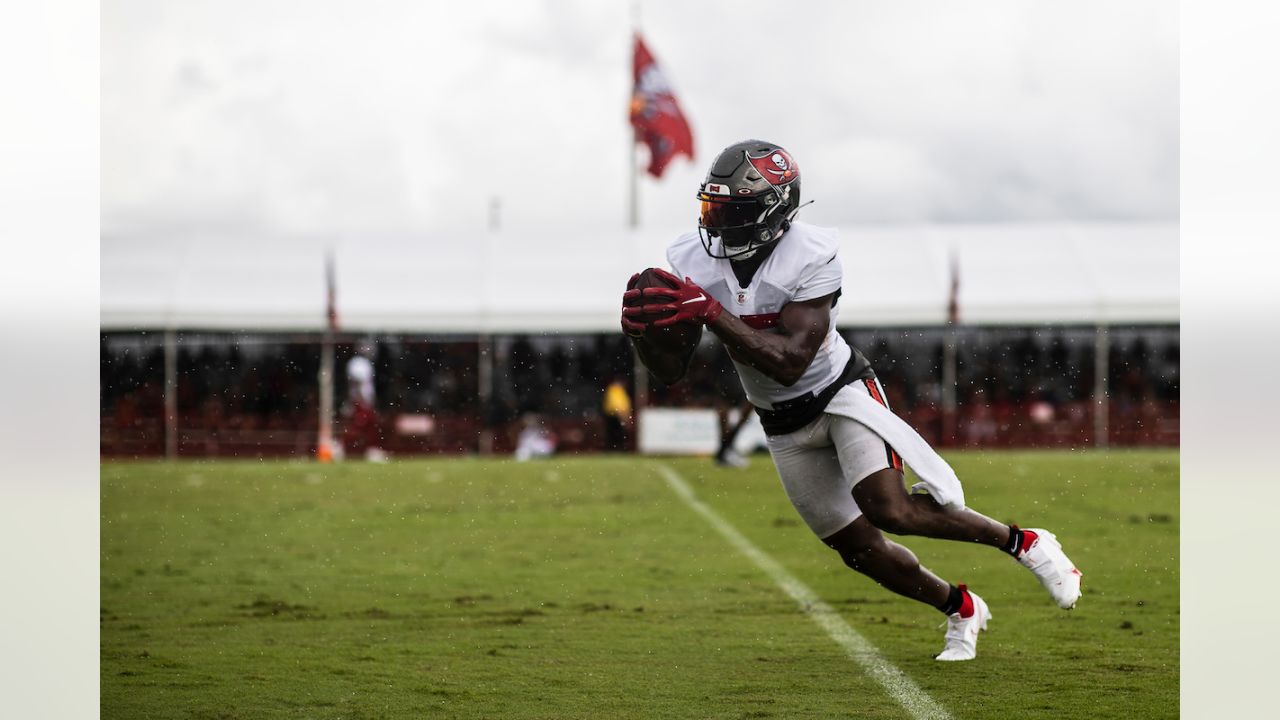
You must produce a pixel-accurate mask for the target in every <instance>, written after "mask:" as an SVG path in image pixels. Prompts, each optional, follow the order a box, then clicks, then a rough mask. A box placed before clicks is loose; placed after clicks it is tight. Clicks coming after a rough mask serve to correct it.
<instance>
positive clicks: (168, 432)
mask: <svg viewBox="0 0 1280 720" xmlns="http://www.w3.org/2000/svg"><path fill="white" fill-rule="evenodd" d="M164 456H165V457H166V458H168V459H169V460H174V459H176V458H177V457H178V333H177V332H175V331H174V330H173V328H170V329H168V330H165V331H164Z"/></svg>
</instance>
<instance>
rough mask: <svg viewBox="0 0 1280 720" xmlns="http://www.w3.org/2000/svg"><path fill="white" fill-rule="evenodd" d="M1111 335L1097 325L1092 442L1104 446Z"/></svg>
mask: <svg viewBox="0 0 1280 720" xmlns="http://www.w3.org/2000/svg"><path fill="white" fill-rule="evenodd" d="M1110 353H1111V337H1110V335H1109V334H1108V333H1107V326H1105V325H1099V326H1098V329H1097V334H1096V336H1095V339H1094V349H1093V444H1094V447H1098V448H1105V447H1107V444H1108V439H1107V432H1108V427H1107V426H1108V421H1109V419H1110V418H1109V417H1108V415H1109V414H1110V412H1111V407H1110V398H1109V397H1108V395H1109V393H1108V388H1107V376H1108V374H1110V360H1111V359H1110V357H1109V355H1110Z"/></svg>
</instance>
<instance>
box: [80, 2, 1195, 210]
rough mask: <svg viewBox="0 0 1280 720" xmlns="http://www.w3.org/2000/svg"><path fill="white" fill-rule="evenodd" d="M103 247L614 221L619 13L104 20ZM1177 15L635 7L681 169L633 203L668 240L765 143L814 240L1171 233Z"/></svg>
mask: <svg viewBox="0 0 1280 720" xmlns="http://www.w3.org/2000/svg"><path fill="white" fill-rule="evenodd" d="M102 10H103V12H102V18H103V42H102V61H103V64H102V140H103V142H102V180H103V183H102V201H103V202H102V213H103V227H104V232H105V233H107V234H143V235H145V234H159V233H167V232H181V231H183V229H184V228H186V229H189V228H209V227H215V228H227V229H229V230H234V229H244V230H252V231H255V232H258V233H262V234H268V235H269V234H272V233H280V234H308V233H333V232H338V233H344V234H351V233H360V232H385V231H406V232H430V231H436V230H445V231H449V230H470V229H478V228H481V227H483V226H484V224H485V222H486V220H487V214H488V205H489V199H490V197H495V196H496V197H501V198H502V204H503V216H504V223H505V224H506V225H507V227H530V228H546V227H560V228H564V229H565V230H566V231H574V232H578V231H590V230H591V229H593V228H600V227H610V228H612V227H618V226H621V225H622V224H623V222H624V221H625V217H626V197H627V196H626V172H627V157H626V152H627V142H628V138H629V135H630V129H629V127H628V126H627V124H626V102H627V97H628V93H629V90H630V88H629V82H630V80H629V74H630V24H629V18H628V14H627V13H628V10H627V8H626V6H625V5H623V4H617V5H616V7H615V6H614V4H605V3H592V2H587V0H579V1H577V2H572V1H569V0H562V1H548V2H543V3H496V2H493V1H492V0H480V1H474V2H469V3H448V4H445V3H425V4H424V3H418V2H408V1H404V2H378V3H359V2H338V1H330V2H306V3H302V2H254V3H250V2H225V1H223V2H209V1H204V2H186V3H181V4H175V3H168V2H155V1H147V2H143V1H141V0H122V1H120V2H113V3H110V4H107V5H104V6H103V9H102ZM1176 13H1177V8H1176V5H1174V4H1170V3H1165V2H1159V1H1157V0H1146V1H1144V2H1128V3H1120V4H1117V3H1107V2H1097V1H1096V0H1094V1H1091V2H1082V3H1071V4H1065V3H1049V2H1013V1H1012V0H1005V1H1003V2H988V3H982V4H976V5H975V4H955V3H941V2H927V3H926V2H903V3H893V4H886V3H872V2H848V3H846V2H835V1H832V2H812V3H795V4H791V5H787V6H786V7H785V8H780V6H778V5H777V4H776V3H765V2H761V1H759V0H742V1H741V2H733V3H730V2H705V3H684V2H661V3H660V2H649V3H646V4H645V5H644V6H643V26H644V31H645V34H646V38H647V39H648V41H649V42H650V45H651V47H652V49H653V50H654V51H655V53H656V54H657V55H658V59H659V61H660V62H662V63H663V65H664V67H665V69H666V72H667V75H668V77H669V79H670V80H671V82H672V84H673V85H674V87H675V90H676V92H677V94H678V95H679V97H680V100H681V102H682V104H683V105H684V107H685V109H686V112H688V114H689V115H690V119H691V121H692V123H693V126H694V132H695V140H696V142H697V143H698V153H699V154H698V158H697V161H696V163H695V164H693V165H689V164H688V163H685V162H684V161H683V160H680V161H677V162H676V163H675V164H674V165H673V166H672V167H671V168H670V169H669V171H668V175H667V177H666V178H664V179H663V180H662V181H661V182H658V183H654V182H652V181H648V180H646V181H645V182H644V185H643V215H644V217H645V220H646V222H647V223H648V224H652V225H655V226H668V225H671V224H674V223H684V222H688V221H689V220H691V218H692V217H693V214H694V212H695V210H694V207H693V201H692V193H693V190H694V188H695V187H696V185H697V183H698V181H699V180H700V179H701V176H702V173H703V170H704V168H705V165H706V164H707V163H709V162H710V160H711V158H712V157H713V156H714V153H715V152H716V150H718V149H719V148H720V147H722V146H723V145H726V144H729V143H731V142H734V141H736V140H739V139H742V138H744V137H751V136H754V137H763V138H766V139H769V140H773V141H775V142H780V143H783V144H784V145H787V146H788V147H789V148H790V149H791V150H792V151H793V153H794V154H795V156H796V158H797V160H798V161H799V163H800V165H801V167H802V168H803V169H805V172H806V185H805V195H806V197H807V198H816V199H818V200H819V204H818V205H815V206H814V207H813V208H810V209H809V210H807V211H806V212H807V213H812V217H813V218H814V219H819V220H822V221H826V222H833V223H848V222H852V221H873V222H881V221H915V220H1018V219H1090V218H1106V219H1114V218H1133V219H1155V218H1159V219H1169V218H1174V217H1176V216H1177V198H1178V192H1177V188H1178V183H1177V148H1178V146H1177V141H1178V119H1177V100H1178V97H1177V82H1178V74H1177V73H1178V65H1177V14H1176Z"/></svg>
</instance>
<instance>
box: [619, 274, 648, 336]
mask: <svg viewBox="0 0 1280 720" xmlns="http://www.w3.org/2000/svg"><path fill="white" fill-rule="evenodd" d="M639 279H640V273H636V274H634V275H632V276H631V279H630V280H628V281H627V288H629V289H628V290H627V291H626V292H625V293H623V294H622V332H624V333H626V334H627V336H628V337H633V338H638V337H640V336H641V335H644V331H645V330H647V329H648V327H649V326H648V325H647V324H645V323H643V322H640V321H639V320H633V319H631V318H629V317H627V307H628V306H630V305H633V304H635V300H636V298H638V297H639V296H640V291H639V290H632V289H630V288H633V287H634V286H635V284H636V281H637V280H639Z"/></svg>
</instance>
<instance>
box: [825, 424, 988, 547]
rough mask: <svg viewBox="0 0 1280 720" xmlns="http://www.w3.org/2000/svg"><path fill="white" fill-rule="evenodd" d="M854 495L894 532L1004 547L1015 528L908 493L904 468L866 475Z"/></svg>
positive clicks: (871, 516)
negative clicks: (902, 469) (904, 478)
mask: <svg viewBox="0 0 1280 720" xmlns="http://www.w3.org/2000/svg"><path fill="white" fill-rule="evenodd" d="M841 420H843V421H844V422H848V423H851V424H853V425H858V423H855V422H853V421H852V420H844V419H843V418H841ZM842 424H843V423H842V422H838V423H837V425H842ZM853 497H854V499H855V500H857V502H858V506H859V507H861V508H862V509H863V512H864V513H865V514H866V515H867V518H868V519H869V520H870V521H871V523H872V524H873V525H875V526H876V527H878V528H880V529H881V530H884V531H885V532H889V533H893V534H894V535H923V536H924V537H930V538H937V539H940V540H959V541H964V542H975V543H982V544H983V545H990V546H992V547H997V548H1001V549H1003V548H1005V547H1007V546H1008V545H1009V542H1010V535H1011V532H1013V531H1012V529H1011V528H1010V527H1009V526H1008V525H1005V524H1004V523H1001V522H997V521H995V520H992V519H991V518H989V517H987V516H986V515H983V514H982V513H979V512H975V511H973V510H970V509H968V508H964V509H956V508H946V507H943V506H942V505H939V504H938V502H937V501H936V500H934V499H933V498H932V497H931V496H929V495H911V494H908V493H907V490H906V485H905V483H904V481H903V476H902V471H901V470H897V469H894V468H885V469H883V470H879V471H877V472H874V473H872V474H871V475H869V476H867V477H865V478H863V479H862V480H861V481H859V482H858V484H856V485H854V486H853Z"/></svg>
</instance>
